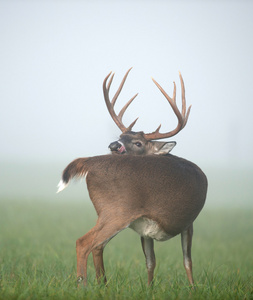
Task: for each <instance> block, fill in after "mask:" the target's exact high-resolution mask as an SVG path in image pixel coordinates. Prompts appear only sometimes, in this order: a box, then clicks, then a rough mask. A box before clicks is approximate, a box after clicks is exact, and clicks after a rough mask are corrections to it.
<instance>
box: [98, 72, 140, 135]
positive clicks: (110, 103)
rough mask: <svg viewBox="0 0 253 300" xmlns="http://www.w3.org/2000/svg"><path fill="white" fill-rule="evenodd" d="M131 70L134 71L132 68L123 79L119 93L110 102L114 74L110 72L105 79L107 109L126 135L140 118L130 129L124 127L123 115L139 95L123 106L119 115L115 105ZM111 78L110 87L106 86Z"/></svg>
mask: <svg viewBox="0 0 253 300" xmlns="http://www.w3.org/2000/svg"><path fill="white" fill-rule="evenodd" d="M131 69H132V68H130V69H129V70H128V71H127V72H126V74H125V76H124V77H123V79H122V81H121V84H120V86H119V88H118V90H117V92H116V93H115V95H114V97H113V98H112V101H110V98H109V91H110V87H111V84H112V81H113V77H114V73H112V72H110V73H109V74H108V75H107V76H106V78H105V80H104V82H103V92H104V98H105V103H106V106H107V109H108V111H109V113H110V115H111V117H112V119H113V120H114V122H115V123H116V125H117V126H118V127H119V129H120V130H121V131H122V132H123V133H124V132H127V131H130V130H131V129H132V128H133V126H134V124H135V123H136V121H137V120H138V118H137V119H136V120H135V121H133V122H132V123H131V124H130V125H129V126H128V127H125V125H124V124H123V122H122V117H123V115H124V113H125V111H126V109H127V108H128V106H129V105H130V104H131V103H132V101H133V100H134V99H135V97H136V96H137V95H138V94H136V95H134V96H133V97H132V98H131V99H130V100H129V101H128V102H127V103H126V104H125V105H124V106H123V108H122V109H121V111H120V112H119V114H118V115H117V114H116V113H115V110H114V105H115V103H116V100H117V98H118V96H119V94H120V92H121V90H122V88H123V86H124V83H125V81H126V79H127V75H128V73H129V72H130V71H131ZM110 76H111V78H110V80H109V82H108V85H106V84H107V80H108V79H109V77H110Z"/></svg>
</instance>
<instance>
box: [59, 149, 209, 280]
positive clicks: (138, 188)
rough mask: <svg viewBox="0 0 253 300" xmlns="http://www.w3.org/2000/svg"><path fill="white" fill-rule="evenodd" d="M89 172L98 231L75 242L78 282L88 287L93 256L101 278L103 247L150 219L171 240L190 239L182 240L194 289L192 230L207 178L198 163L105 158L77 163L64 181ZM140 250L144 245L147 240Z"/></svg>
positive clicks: (174, 159) (170, 157) (159, 158)
mask: <svg viewBox="0 0 253 300" xmlns="http://www.w3.org/2000/svg"><path fill="white" fill-rule="evenodd" d="M87 172H88V173H87ZM86 173H87V177H86V181H87V187H88V191H89V195H90V198H91V201H92V202H93V204H94V207H95V209H96V212H97V214H98V221H97V224H96V226H95V227H94V228H92V229H91V230H90V231H89V232H88V233H87V234H86V235H84V236H83V237H82V238H80V239H78V240H77V273H78V274H77V275H78V278H79V280H80V279H82V280H84V283H86V278H87V269H86V268H87V258H88V255H89V253H90V252H91V251H92V253H93V259H94V264H95V268H96V274H97V278H98V280H99V279H100V278H101V277H103V276H104V273H105V271H104V265H103V248H104V247H105V245H106V243H107V242H108V241H109V240H110V239H111V238H112V237H113V236H115V235H116V234H117V233H118V232H120V231H121V230H123V229H124V228H126V227H128V226H129V225H130V224H131V223H132V222H133V221H135V220H137V219H139V218H143V217H146V218H148V219H150V220H153V221H155V222H156V223H157V224H159V226H160V228H161V229H162V230H163V231H165V232H166V233H167V234H168V235H170V236H175V235H177V234H179V233H181V234H182V239H183V236H186V237H187V238H186V239H185V241H186V242H183V240H182V245H183V243H184V245H183V252H184V257H185V259H184V262H185V261H186V263H185V267H186V271H187V275H188V278H189V281H190V283H191V284H193V278H192V270H191V257H190V256H191V255H190V246H191V237H192V229H191V228H192V223H193V221H194V220H195V219H196V217H197V215H198V214H199V212H200V211H201V209H202V207H203V205H204V203H205V198H206V192H207V179H206V176H205V175H204V173H203V172H202V171H201V170H200V169H199V168H198V167H197V166H196V165H195V164H193V163H191V162H189V161H187V160H185V159H182V158H179V157H176V156H173V155H170V154H169V155H166V156H157V155H146V156H132V155H113V156H112V155H104V156H95V157H90V158H78V159H76V160H74V161H73V162H71V163H70V164H69V165H68V166H67V167H66V169H65V170H64V172H63V176H62V179H63V181H64V182H65V183H68V181H69V180H71V179H72V178H74V177H81V176H84V175H85V174H86ZM144 238H145V237H144ZM147 239H149V238H147ZM150 243H151V244H150V246H149V247H150V251H151V252H152V253H153V254H152V253H151V256H150V257H151V258H152V259H151V261H152V267H151V268H150V269H149V268H148V273H149V280H148V281H149V284H150V283H151V282H152V279H153V269H154V266H155V261H154V252H153V240H152V242H151V241H150ZM142 245H143V247H144V245H145V243H144V242H143V237H142ZM184 249H185V250H184ZM146 252H147V249H146ZM146 252H145V251H144V253H146ZM147 253H148V252H147ZM145 255H146V254H145ZM147 265H148V264H147ZM189 268H190V269H189ZM104 280H105V281H106V279H105V277H104Z"/></svg>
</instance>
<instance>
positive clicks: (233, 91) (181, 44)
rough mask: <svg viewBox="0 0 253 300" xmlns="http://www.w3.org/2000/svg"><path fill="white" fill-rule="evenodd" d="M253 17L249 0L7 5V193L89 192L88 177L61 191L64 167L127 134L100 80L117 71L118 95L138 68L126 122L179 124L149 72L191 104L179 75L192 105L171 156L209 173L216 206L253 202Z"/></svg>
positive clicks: (1, 132)
mask: <svg viewBox="0 0 253 300" xmlns="http://www.w3.org/2000/svg"><path fill="white" fill-rule="evenodd" d="M252 15H253V3H252V2H251V1H138V0H137V1H130V0H129V1H127V2H126V1H70V0H69V1H68V0H65V1H4V0H0V43H1V46H0V82H1V83H0V101H1V109H0V164H1V169H0V185H1V188H0V196H1V199H4V198H5V199H6V198H10V199H11V198H20V199H26V198H27V199H29V198H34V199H54V200H55V201H61V199H63V198H64V197H65V198H66V199H67V198H68V199H69V198H70V197H72V198H75V197H76V198H78V197H79V198H80V195H83V190H85V188H84V183H82V185H80V184H79V185H78V187H77V185H76V186H75V187H72V188H69V189H70V190H69V191H64V192H63V193H64V194H59V195H57V196H56V195H55V191H56V185H57V183H58V181H59V179H60V176H61V172H62V170H63V169H64V167H65V166H66V165H67V164H68V163H69V162H70V161H72V160H73V159H74V158H77V157H85V156H93V155H99V154H106V153H108V145H109V144H110V142H112V141H114V140H116V139H117V138H118V136H119V135H120V130H119V129H118V127H117V126H116V125H115V124H114V122H113V121H112V119H111V117H110V116H109V113H108V111H107V109H106V106H105V103H104V98H103V93H102V83H103V80H104V78H105V77H106V75H107V74H108V73H109V72H110V71H114V72H115V77H114V81H113V84H112V87H111V98H112V96H113V94H114V93H115V91H116V89H117V88H118V85H119V84H120V82H121V80H122V78H123V76H124V74H125V73H126V71H127V70H128V69H129V68H130V67H133V69H132V70H131V72H130V74H129V76H128V79H127V81H126V83H125V86H124V88H123V90H122V93H121V95H120V96H119V99H118V103H117V105H116V111H117V112H118V111H119V110H120V109H121V108H122V106H123V105H124V104H125V103H126V102H127V101H128V100H129V99H130V98H131V97H132V96H133V95H134V94H135V93H137V92H138V93H139V95H138V97H137V98H136V99H135V100H134V102H133V103H132V104H131V106H130V107H129V108H128V110H127V111H126V113H125V117H124V119H123V122H124V124H125V125H126V126H128V125H129V124H130V123H131V122H132V121H133V120H134V119H136V118H137V117H139V120H138V121H137V123H136V125H135V126H134V128H133V130H134V131H144V132H146V133H148V132H152V131H154V130H155V129H156V128H157V127H158V125H159V124H162V128H161V132H166V131H170V130H172V129H174V128H175V127H176V124H177V119H176V118H175V116H174V115H173V112H172V110H171V108H170V106H169V104H168V102H167V100H166V99H165V98H164V97H163V96H162V94H161V93H160V91H159V90H158V89H157V87H156V86H155V85H154V83H153V82H152V80H151V77H153V78H155V79H156V81H158V83H159V84H160V85H161V86H162V87H163V88H164V89H165V90H166V91H167V93H168V94H169V95H172V93H173V81H175V83H176V85H177V103H178V106H179V107H180V108H181V87H180V81H179V76H178V72H179V71H180V72H181V73H182V76H183V79H184V82H185V88H186V102H187V106H188V105H190V104H191V105H192V109H191V113H190V117H189V120H188V124H187V126H186V127H185V128H184V129H183V130H182V131H181V132H180V133H179V134H178V135H177V136H174V137H172V138H171V140H175V141H177V146H176V147H175V148H174V149H173V151H172V153H173V154H175V155H178V156H182V157H184V158H186V159H189V160H191V161H193V162H195V163H196V164H198V165H199V166H200V167H201V168H202V169H203V170H204V171H205V173H206V174H207V176H208V179H209V194H208V195H209V196H208V197H209V199H208V205H210V206H211V204H212V203H213V204H215V205H221V204H222V203H225V204H226V205H227V204H228V205H232V206H233V205H234V206H236V207H237V206H239V207H240V206H243V205H247V206H248V205H251V206H252V201H251V195H252V192H253V188H252V175H253V171H252V170H253V157H252V153H253V139H252V128H253V119H252V112H253V99H252V94H253V93H252V69H253V58H252V53H253V34H252V29H253V18H252ZM80 186H81V187H80ZM79 188H80V190H79ZM74 193H76V196H73V195H74Z"/></svg>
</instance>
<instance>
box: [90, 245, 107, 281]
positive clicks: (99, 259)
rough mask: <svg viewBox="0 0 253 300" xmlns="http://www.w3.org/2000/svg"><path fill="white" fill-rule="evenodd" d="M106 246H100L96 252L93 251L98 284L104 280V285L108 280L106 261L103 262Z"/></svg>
mask: <svg viewBox="0 0 253 300" xmlns="http://www.w3.org/2000/svg"><path fill="white" fill-rule="evenodd" d="M104 247H105V245H100V246H98V247H97V248H95V249H94V250H92V255H93V262H94V267H95V270H96V277H97V281H98V283H100V282H101V279H102V278H103V280H104V284H106V282H107V280H106V277H105V268H104V260H103V252H104Z"/></svg>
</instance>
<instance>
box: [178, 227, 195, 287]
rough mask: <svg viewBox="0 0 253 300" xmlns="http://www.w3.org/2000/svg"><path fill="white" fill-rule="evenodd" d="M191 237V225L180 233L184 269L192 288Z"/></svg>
mask: <svg viewBox="0 0 253 300" xmlns="http://www.w3.org/2000/svg"><path fill="white" fill-rule="evenodd" d="M192 236H193V224H191V225H190V226H189V227H188V228H187V229H185V230H184V231H183V232H182V233H181V243H182V250H183V257H184V267H185V270H186V274H187V277H188V280H189V282H190V284H191V285H192V286H193V285H194V281H193V276H192V259H191V247H192Z"/></svg>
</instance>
